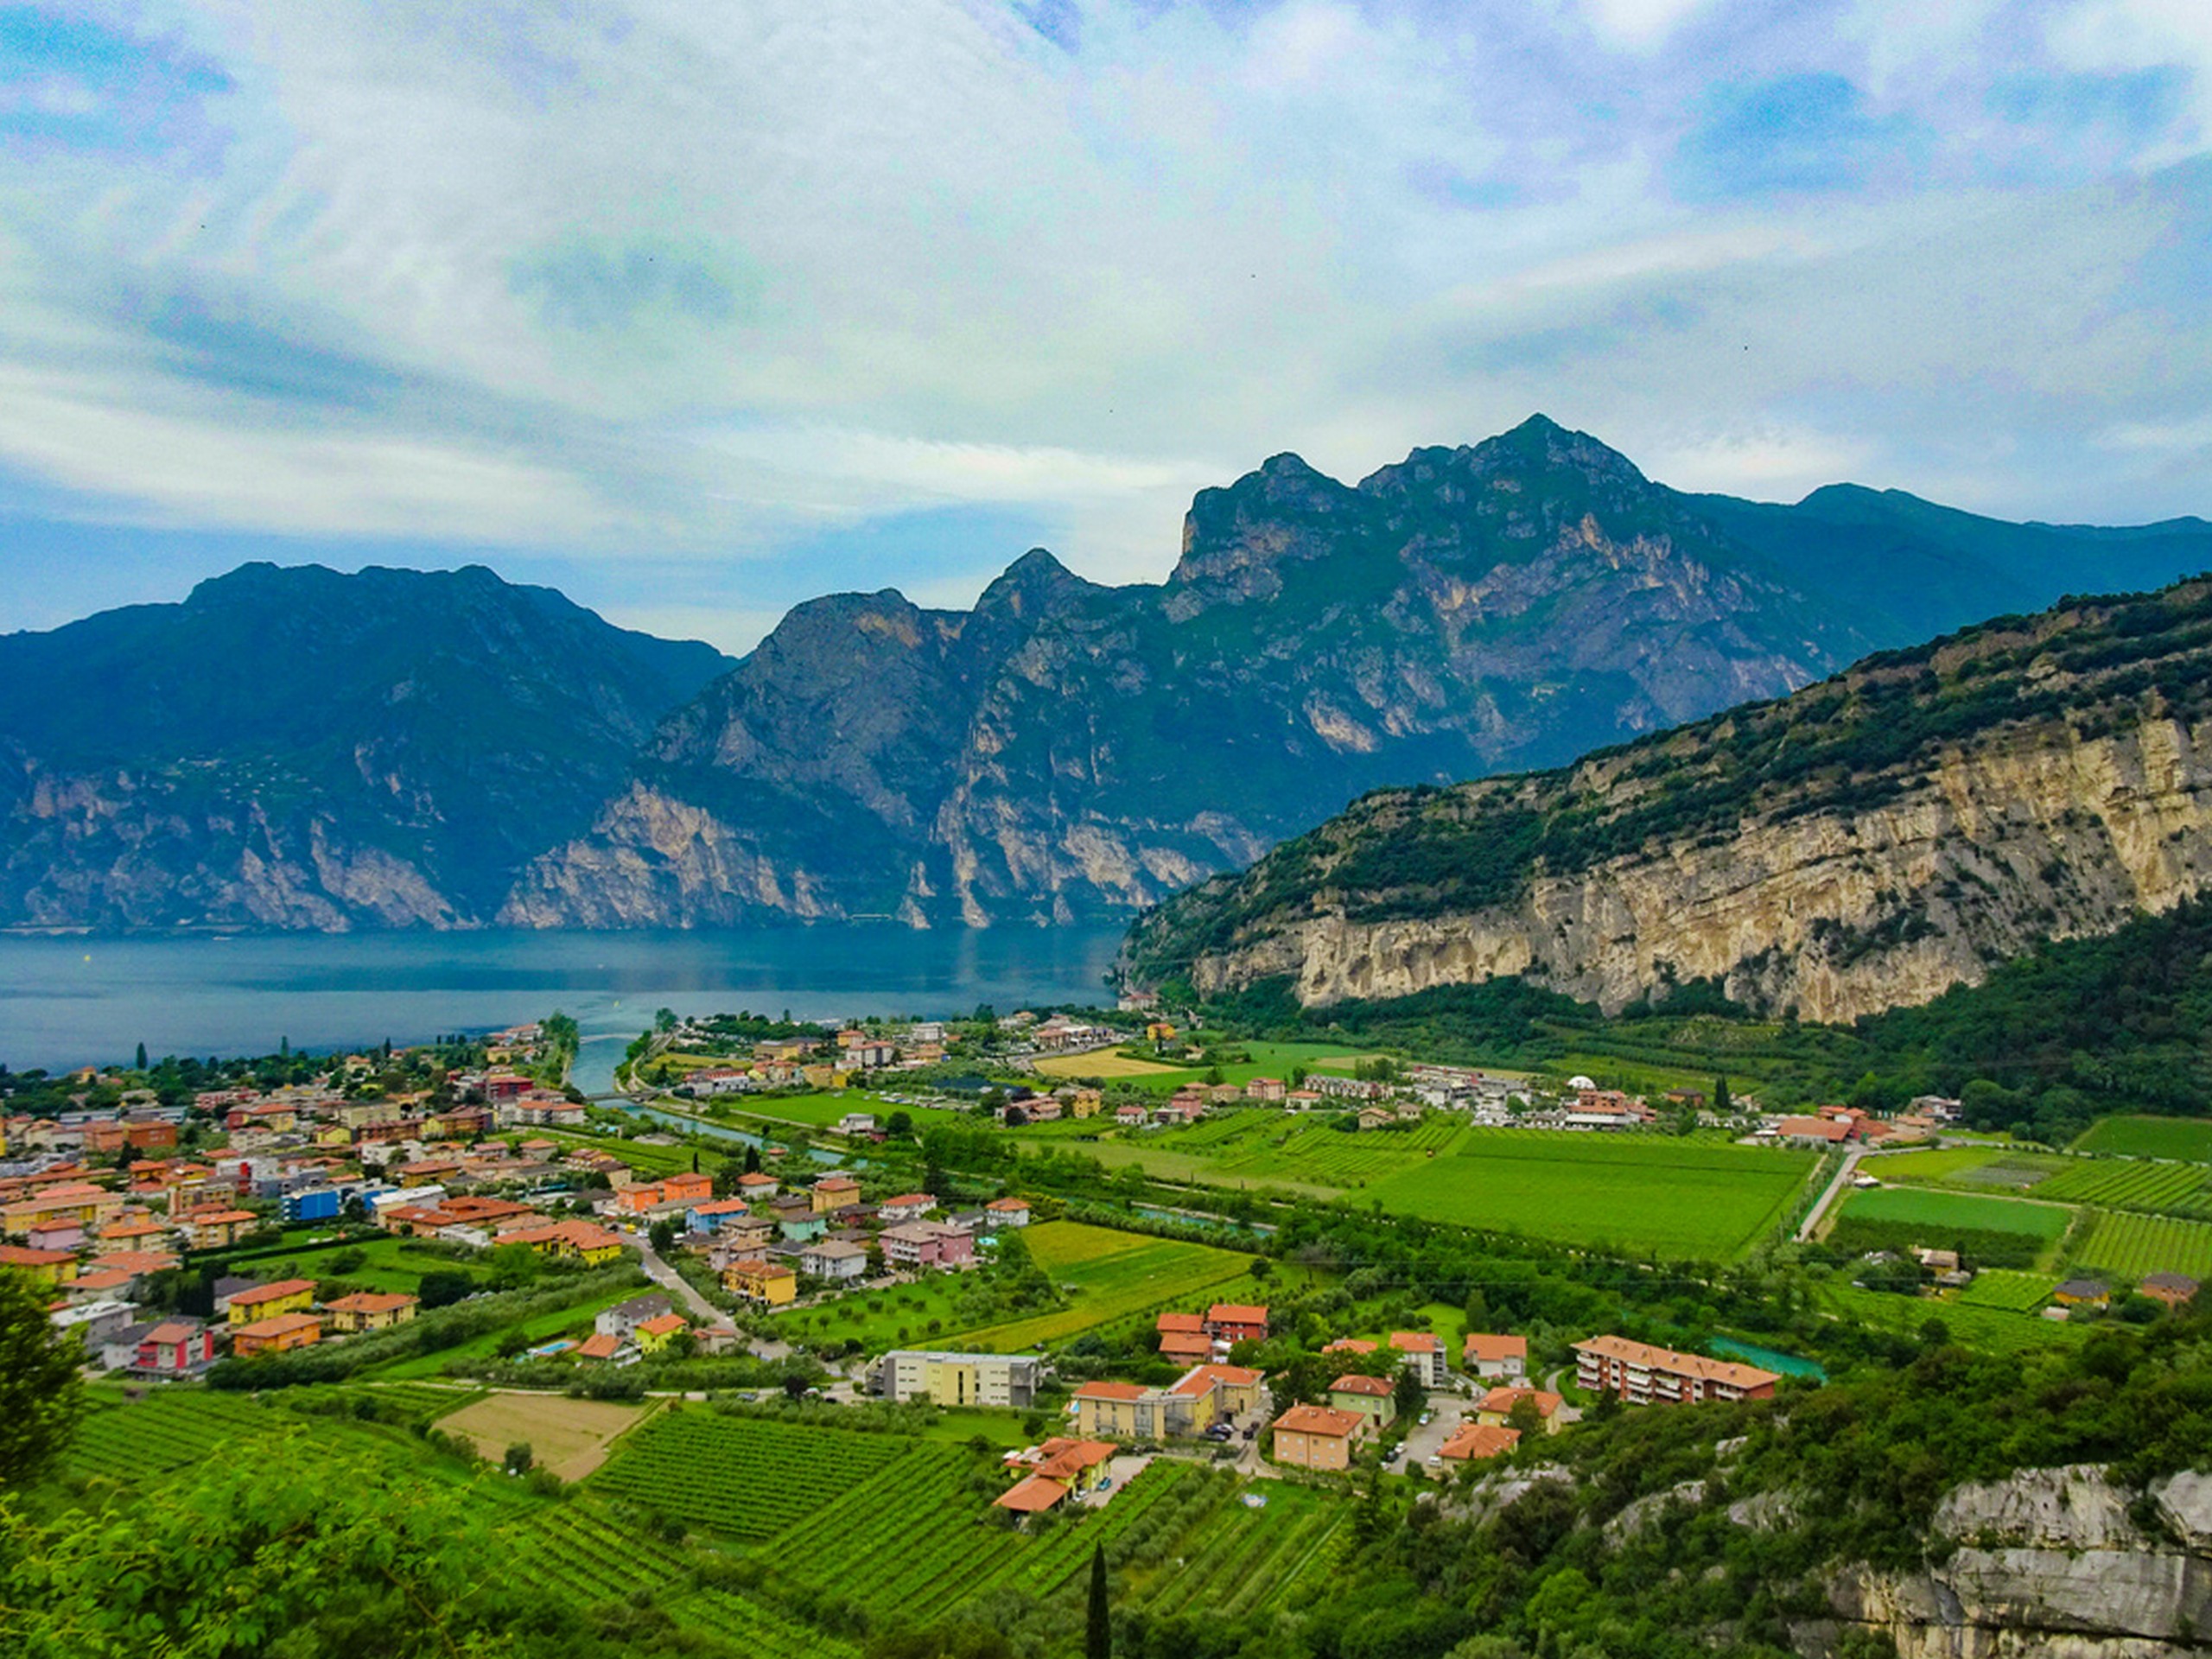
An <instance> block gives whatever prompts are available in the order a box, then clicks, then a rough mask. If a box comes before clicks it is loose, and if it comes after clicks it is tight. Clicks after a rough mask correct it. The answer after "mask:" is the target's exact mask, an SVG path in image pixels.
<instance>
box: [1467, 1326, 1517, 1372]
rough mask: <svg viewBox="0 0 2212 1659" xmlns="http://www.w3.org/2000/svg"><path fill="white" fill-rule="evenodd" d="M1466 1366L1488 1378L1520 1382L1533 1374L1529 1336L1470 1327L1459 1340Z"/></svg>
mask: <svg viewBox="0 0 2212 1659" xmlns="http://www.w3.org/2000/svg"><path fill="white" fill-rule="evenodd" d="M1459 1351H1460V1359H1459V1363H1460V1365H1461V1366H1462V1368H1464V1369H1465V1370H1467V1371H1468V1372H1469V1373H1470V1374H1471V1375H1473V1376H1478V1377H1482V1378H1484V1379H1485V1380H1489V1379H1497V1380H1500V1381H1503V1382H1508V1383H1517V1382H1519V1381H1520V1380H1521V1379H1522V1378H1523V1377H1525V1376H1528V1375H1529V1338H1526V1337H1506V1336H1496V1335H1493V1334H1491V1332H1486V1331H1470V1332H1467V1336H1466V1340H1465V1341H1464V1342H1463V1343H1461V1344H1459Z"/></svg>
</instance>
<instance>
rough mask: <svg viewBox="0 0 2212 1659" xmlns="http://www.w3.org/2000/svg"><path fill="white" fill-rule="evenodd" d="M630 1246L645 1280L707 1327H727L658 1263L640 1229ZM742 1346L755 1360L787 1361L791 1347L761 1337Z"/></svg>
mask: <svg viewBox="0 0 2212 1659" xmlns="http://www.w3.org/2000/svg"><path fill="white" fill-rule="evenodd" d="M630 1242H631V1243H632V1244H634V1245H636V1246H637V1247H638V1257H639V1262H641V1263H642V1264H643V1266H644V1268H645V1277H646V1278H648V1279H650V1280H652V1281H653V1282H654V1283H655V1284H657V1285H658V1286H659V1287H661V1288H662V1289H663V1290H665V1291H667V1292H668V1293H669V1294H671V1296H674V1297H676V1298H677V1300H679V1301H681V1302H682V1303H683V1305H684V1306H686V1307H688V1308H690V1310H691V1311H692V1312H693V1313H696V1314H697V1315H698V1316H699V1318H700V1319H701V1321H702V1322H703V1323H705V1324H708V1325H728V1323H729V1315H728V1313H724V1312H723V1311H722V1310H721V1308H719V1307H716V1306H715V1305H714V1304H713V1303H712V1302H710V1301H709V1300H707V1299H706V1298H705V1297H704V1296H702V1295H701V1294H699V1289H698V1287H697V1286H696V1285H694V1284H693V1283H692V1282H691V1281H690V1280H689V1279H686V1278H685V1277H684V1276H683V1274H680V1273H678V1272H677V1270H676V1269H675V1268H671V1266H669V1265H668V1263H667V1262H664V1261H663V1260H661V1255H660V1252H659V1251H658V1250H656V1249H653V1242H652V1239H651V1238H649V1237H647V1236H645V1231H644V1230H643V1229H642V1228H641V1229H639V1230H638V1231H637V1232H636V1233H634V1234H632V1236H631V1238H630ZM745 1345H746V1347H747V1349H749V1350H750V1351H752V1353H753V1357H755V1358H758V1359H766V1360H782V1359H788V1358H789V1357H791V1344H789V1343H785V1342H771V1341H769V1340H768V1339H767V1338H765V1337H747V1338H746V1341H745Z"/></svg>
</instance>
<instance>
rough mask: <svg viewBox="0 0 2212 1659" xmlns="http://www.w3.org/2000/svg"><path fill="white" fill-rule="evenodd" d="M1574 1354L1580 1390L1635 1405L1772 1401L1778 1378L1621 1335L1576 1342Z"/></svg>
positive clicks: (1721, 1360)
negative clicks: (1709, 1401)
mask: <svg viewBox="0 0 2212 1659" xmlns="http://www.w3.org/2000/svg"><path fill="white" fill-rule="evenodd" d="M1574 1354H1575V1381H1576V1383H1578V1384H1579V1385H1580V1386H1581V1387H1582V1388H1585V1389H1589V1390H1591V1391H1592V1392H1600V1391H1602V1392H1606V1393H1611V1394H1615V1395H1619V1396H1620V1397H1621V1398H1622V1399H1624V1400H1626V1401H1628V1402H1630V1403H1632V1404H1637V1405H1642V1404H1646V1403H1651V1404H1657V1403H1662V1402H1664V1403H1670V1404H1671V1403H1675V1402H1681V1403H1685V1404H1695V1403H1697V1402H1702V1401H1707V1400H1766V1399H1770V1398H1772V1397H1773V1395H1774V1387H1775V1384H1776V1383H1779V1382H1780V1381H1781V1380H1782V1378H1781V1377H1780V1376H1778V1375H1777V1374H1776V1373H1775V1372H1773V1371H1766V1370H1760V1369H1759V1368H1758V1366H1756V1365H1739V1364H1737V1363H1734V1362H1733V1361H1731V1360H1725V1359H1707V1358H1706V1357H1704V1356H1703V1355H1702V1354H1681V1353H1676V1352H1675V1351H1673V1350H1671V1349H1667V1348H1657V1347H1654V1346H1653V1345H1652V1344H1649V1343H1648V1342H1630V1340H1629V1339H1628V1338H1625V1337H1616V1336H1602V1337H1592V1338H1588V1339H1587V1340H1586V1341H1583V1342H1578V1343H1576V1344H1574Z"/></svg>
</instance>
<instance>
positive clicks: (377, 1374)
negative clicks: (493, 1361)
mask: <svg viewBox="0 0 2212 1659" xmlns="http://www.w3.org/2000/svg"><path fill="white" fill-rule="evenodd" d="M644 1289H645V1281H643V1280H642V1279H640V1280H639V1282H638V1283H637V1284H634V1285H631V1286H628V1287H626V1288H624V1289H621V1290H614V1291H609V1292H608V1293H607V1294H606V1295H604V1296H601V1297H597V1298H594V1299H593V1300H589V1301H584V1302H579V1303H577V1304H576V1305H575V1306H573V1307H556V1308H555V1309H554V1310H553V1311H552V1312H551V1313H541V1314H539V1315H538V1316H537V1318H536V1319H524V1321H522V1322H521V1323H520V1324H519V1325H505V1326H503V1327H501V1328H500V1329H499V1330H497V1331H486V1332H485V1333H484V1334H483V1335H482V1336H480V1337H472V1338H469V1339H468V1340H467V1342H464V1343H461V1344H456V1345H455V1346H454V1347H451V1348H440V1349H438V1350H436V1351H434V1352H431V1353H427V1354H409V1355H407V1356H405V1357H403V1358H399V1359H395V1360H392V1361H391V1362H390V1363H387V1364H384V1365H378V1366H373V1367H372V1368H371V1369H370V1370H366V1371H364V1372H363V1373H361V1375H362V1376H363V1377H364V1378H373V1379H374V1380H376V1381H377V1382H379V1383H404V1382H415V1381H420V1380H422V1379H423V1378H428V1377H439V1376H445V1375H446V1372H447V1368H448V1366H450V1365H453V1364H455V1363H462V1362H467V1361H474V1360H484V1359H489V1358H491V1357H492V1356H493V1352H494V1351H496V1350H497V1349H498V1347H499V1340H500V1338H503V1337H505V1335H506V1334H507V1333H508V1332H511V1331H520V1332H522V1333H523V1334H524V1336H525V1337H527V1338H529V1339H530V1340H531V1343H532V1344H537V1343H541V1342H550V1341H552V1340H553V1338H556V1337H560V1336H572V1337H578V1338H582V1337H588V1336H589V1335H590V1334H591V1322H592V1319H593V1317H594V1315H596V1314H597V1313H600V1312H601V1310H602V1309H604V1308H609V1307H612V1306H614V1305H615V1304H616V1303H617V1302H626V1301H628V1300H630V1298H632V1296H635V1295H638V1294H640V1293H641V1292H642V1291H643V1290H644Z"/></svg>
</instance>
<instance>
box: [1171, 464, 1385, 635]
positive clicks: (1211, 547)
mask: <svg viewBox="0 0 2212 1659" xmlns="http://www.w3.org/2000/svg"><path fill="white" fill-rule="evenodd" d="M1373 517H1374V514H1373V512H1372V509H1371V507H1370V504H1369V503H1368V502H1367V501H1366V500H1365V499H1363V497H1362V496H1361V495H1360V493H1359V492H1358V491H1357V490H1355V489H1352V488H1351V487H1350V486H1346V485H1344V484H1340V483H1338V481H1337V480H1335V479H1333V478H1331V477H1329V476H1328V474H1325V473H1321V472H1318V471H1316V470H1315V469H1314V468H1313V467H1309V466H1307V465H1306V462H1305V461H1303V460H1301V459H1300V457H1298V456H1296V455H1294V454H1280V455H1274V456H1271V457H1270V458H1269V459H1268V461H1266V462H1265V463H1264V464H1262V466H1261V467H1259V469H1258V470H1257V471H1255V472H1249V473H1247V474H1244V476H1243V477H1242V478H1240V479H1238V480H1236V482H1235V483H1234V484H1231V485H1230V486H1228V487H1226V488H1225V489H1211V490H1200V491H1199V492H1198V494H1197V496H1196V497H1194V498H1193V499H1192V502H1191V511H1190V512H1189V514H1188V515H1187V516H1186V517H1185V518H1184V520H1183V556H1182V558H1181V559H1180V560H1179V562H1178V563H1177V564H1176V566H1175V569H1174V570H1173V573H1172V574H1170V575H1169V576H1168V578H1167V585H1168V587H1169V588H1171V589H1172V588H1206V589H1211V590H1212V591H1211V593H1209V594H1207V595H1206V598H1208V599H1222V600H1226V601H1230V602H1232V603H1234V602H1236V601H1243V600H1247V599H1255V598H1271V597H1273V596H1274V594H1277V593H1280V592H1281V588H1282V576H1281V572H1280V571H1279V570H1278V569H1276V568H1275V567H1277V566H1278V565H1279V564H1281V563H1285V562H1287V561H1296V560H1302V559H1316V558H1320V557H1323V556H1326V555H1327V554H1329V553H1331V552H1332V551H1334V550H1337V549H1338V548H1339V547H1341V546H1342V545H1344V543H1345V541H1346V539H1347V538H1348V537H1358V536H1360V535H1361V534H1362V532H1363V529H1364V527H1365V525H1366V524H1367V523H1368V521H1370V520H1371V519H1372V518H1373Z"/></svg>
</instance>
